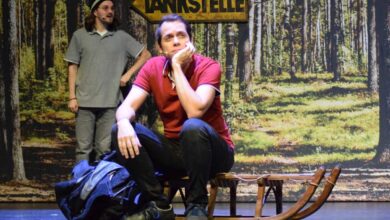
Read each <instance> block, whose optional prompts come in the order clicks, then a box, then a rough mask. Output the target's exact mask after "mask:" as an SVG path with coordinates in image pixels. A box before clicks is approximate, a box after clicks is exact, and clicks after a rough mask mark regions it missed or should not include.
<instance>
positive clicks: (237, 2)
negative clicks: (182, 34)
mask: <svg viewBox="0 0 390 220" xmlns="http://www.w3.org/2000/svg"><path fill="white" fill-rule="evenodd" d="M133 8H134V9H135V10H136V11H138V12H139V13H140V14H142V15H143V16H144V17H145V18H146V19H147V20H148V21H150V22H153V23H154V22H159V21H160V20H161V18H162V17H163V16H164V15H167V14H171V13H175V14H178V15H181V16H182V17H183V18H184V19H186V20H187V21H190V22H234V21H235V22H243V21H247V20H248V0H134V1H133Z"/></svg>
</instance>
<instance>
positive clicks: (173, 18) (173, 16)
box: [156, 14, 192, 46]
mask: <svg viewBox="0 0 390 220" xmlns="http://www.w3.org/2000/svg"><path fill="white" fill-rule="evenodd" d="M172 21H180V22H181V23H183V24H184V25H185V27H186V31H187V34H188V36H189V37H190V39H192V33H191V25H190V24H189V23H188V22H187V21H186V20H185V19H184V18H183V17H182V16H180V15H178V14H169V15H165V16H164V17H163V18H162V19H161V21H160V23H159V24H158V27H157V29H156V39H157V42H158V45H160V46H161V26H162V25H163V23H164V22H172Z"/></svg>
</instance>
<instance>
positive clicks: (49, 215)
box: [0, 202, 390, 220]
mask: <svg viewBox="0 0 390 220" xmlns="http://www.w3.org/2000/svg"><path fill="white" fill-rule="evenodd" d="M289 205H291V204H289V203H287V204H285V206H284V209H287V208H288V206H289ZM174 210H175V213H176V214H183V212H184V207H183V205H182V204H181V203H175V204H174ZM274 211H275V205H274V204H273V203H269V204H266V206H265V208H264V211H263V214H264V215H273V213H274ZM253 213H254V203H238V204H237V214H238V215H243V216H249V215H252V216H253ZM215 214H216V215H228V214H229V204H225V203H223V204H217V206H216V209H215ZM11 219H12V220H13V219H17V220H46V219H48V220H65V217H64V216H63V215H62V213H61V211H60V210H59V209H58V207H57V206H56V204H55V203H0V220H11ZM307 219H313V220H319V219H321V220H322V219H324V220H325V219H326V220H328V219H332V220H337V219H340V220H349V219H354V220H360V219H361V220H388V219H390V202H353V203H350V202H349V203H345V202H328V203H326V204H324V206H323V207H322V208H321V209H320V210H319V211H317V212H316V213H315V214H313V215H311V216H309V217H308V218H307Z"/></svg>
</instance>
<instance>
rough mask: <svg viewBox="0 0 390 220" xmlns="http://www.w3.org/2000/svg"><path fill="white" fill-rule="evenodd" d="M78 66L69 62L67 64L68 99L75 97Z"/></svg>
mask: <svg viewBox="0 0 390 220" xmlns="http://www.w3.org/2000/svg"><path fill="white" fill-rule="evenodd" d="M77 70H78V66H77V65H76V64H69V66H68V84H69V100H71V99H75V98H76V77H77Z"/></svg>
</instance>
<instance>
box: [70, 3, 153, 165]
mask: <svg viewBox="0 0 390 220" xmlns="http://www.w3.org/2000/svg"><path fill="white" fill-rule="evenodd" d="M88 6H89V7H90V8H91V13H90V15H89V16H88V17H87V18H86V19H85V27H84V28H81V29H79V30H77V31H76V32H75V33H74V34H73V37H72V39H71V41H70V44H69V48H68V51H67V52H66V55H65V60H66V61H67V62H68V73H69V103H68V107H69V109H70V110H71V111H72V112H74V113H76V139H77V147H76V162H78V161H80V160H83V159H86V160H92V161H93V160H95V159H98V158H99V156H100V155H102V154H103V153H105V152H107V151H110V145H111V127H112V125H113V124H114V123H115V111H116V107H117V105H118V104H119V102H120V100H121V98H122V97H121V92H120V86H125V85H126V83H127V82H128V81H129V79H130V77H131V76H132V75H133V74H134V73H135V72H136V71H138V69H139V68H141V66H142V65H143V64H144V63H145V62H146V61H147V60H148V59H149V58H150V56H151V55H150V53H149V51H148V50H147V49H145V47H144V46H143V45H141V44H140V43H139V42H137V41H136V40H135V39H134V38H133V37H131V36H130V35H129V34H127V33H125V32H124V31H121V30H117V29H116V27H117V24H118V20H117V19H116V18H115V13H114V2H113V1H112V0H90V1H88ZM130 56H132V57H135V58H136V61H135V63H134V65H133V66H132V67H131V68H130V69H129V70H128V71H127V72H126V73H124V72H125V71H126V69H125V68H126V64H127V61H128V59H129V57H130ZM123 73H124V74H123ZM92 150H94V154H95V157H94V158H91V152H92Z"/></svg>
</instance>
